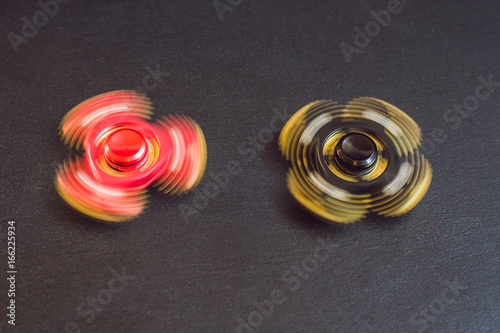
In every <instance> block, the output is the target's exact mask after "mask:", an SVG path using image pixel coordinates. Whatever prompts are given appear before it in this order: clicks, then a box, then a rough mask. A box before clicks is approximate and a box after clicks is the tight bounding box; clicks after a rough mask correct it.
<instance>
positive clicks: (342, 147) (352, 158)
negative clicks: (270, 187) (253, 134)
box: [279, 97, 432, 223]
mask: <svg viewBox="0 0 500 333" xmlns="http://www.w3.org/2000/svg"><path fill="white" fill-rule="evenodd" d="M421 141H422V133H421V131H420V128H419V127H418V125H417V123H416V122H415V121H414V120H413V119H411V118H410V117H409V116H408V115H407V114H406V113H404V112H403V111H401V110H400V109H398V108H397V107H395V106H393V105H391V104H389V103H387V102H384V101H382V100H379V99H376V98H370V97H361V98H356V99H354V100H352V101H350V102H349V103H348V104H347V105H342V104H339V103H337V102H333V101H329V100H321V101H316V102H313V103H310V104H308V105H306V106H304V107H303V108H302V109H300V110H299V111H298V112H297V113H295V114H294V115H293V116H292V118H290V120H288V122H287V123H286V125H285V127H284V128H283V130H282V131H281V134H280V137H279V146H280V149H281V152H282V154H283V155H284V156H285V157H286V159H287V160H289V161H290V162H291V164H292V167H291V168H290V171H289V173H288V188H289V189H290V192H291V193H292V195H293V196H294V198H295V199H296V200H297V201H298V202H299V203H300V204H301V205H302V206H303V207H304V208H306V209H307V210H308V211H310V212H311V213H313V214H314V215H316V216H318V217H320V218H322V219H324V220H326V221H328V222H340V223H351V222H356V221H358V220H360V219H362V218H364V217H365V216H366V215H367V214H368V213H370V212H374V213H376V214H379V215H382V216H387V217H393V216H398V215H401V214H404V213H406V212H408V211H410V210H411V209H412V208H414V207H415V206H416V205H417V204H418V203H419V202H420V200H421V199H422V198H423V197H424V195H425V193H426V192H427V189H428V188H429V185H430V183H431V179H432V169H431V166H430V164H429V162H428V161H427V159H425V157H424V156H423V155H422V154H421V153H420V152H419V151H418V147H419V145H420V143H421Z"/></svg>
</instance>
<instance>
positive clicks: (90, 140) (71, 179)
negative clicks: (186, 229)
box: [55, 90, 207, 222]
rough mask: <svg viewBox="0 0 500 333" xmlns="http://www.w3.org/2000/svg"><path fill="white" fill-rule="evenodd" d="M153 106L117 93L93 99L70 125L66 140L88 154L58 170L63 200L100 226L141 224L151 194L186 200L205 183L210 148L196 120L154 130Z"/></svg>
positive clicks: (171, 120)
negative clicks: (154, 188)
mask: <svg viewBox="0 0 500 333" xmlns="http://www.w3.org/2000/svg"><path fill="white" fill-rule="evenodd" d="M151 109H152V107H151V103H150V101H149V99H148V98H147V97H145V96H143V95H141V94H139V93H136V92H134V91H126V90H124V91H114V92H109V93H105V94H102V95H99V96H96V97H93V98H91V99H88V100H86V101H84V102H82V103H81V104H79V105H78V106H76V107H75V108H74V109H72V110H71V111H70V112H68V114H67V115H66V116H65V117H64V118H63V120H62V121H61V125H60V127H59V128H60V134H61V137H62V139H64V142H65V143H66V144H69V145H70V147H75V148H76V149H78V150H82V149H83V151H84V154H83V156H81V157H79V158H76V159H71V160H70V161H69V162H66V163H64V164H63V165H62V166H61V167H60V168H59V170H58V172H57V175H56V179H55V185H56V188H57V191H58V192H59V194H60V195H61V197H62V198H63V199H64V200H65V201H66V202H67V203H68V204H70V205H71V206H72V207H74V208H75V209H77V210H78V211H80V212H82V213H84V214H86V215H88V216H91V217H93V218H96V219H99V220H103V221H110V222H121V221H126V220H129V219H131V218H134V217H136V216H138V215H139V214H140V213H141V212H142V210H143V209H144V207H145V204H146V197H147V195H146V188H147V187H148V186H149V185H152V184H153V185H155V186H158V188H159V190H160V191H163V192H165V193H168V192H170V193H183V192H187V191H189V190H190V189H192V188H193V187H194V186H196V184H197V183H198V182H199V181H200V179H201V177H202V175H203V172H204V170H205V164H206V157H207V148H206V143H205V138H204V136H203V132H202V131H201V129H200V127H199V126H198V124H196V123H195V122H194V121H193V120H192V119H190V118H186V117H182V116H169V117H165V118H163V119H162V120H160V121H158V122H157V123H149V122H147V121H145V120H144V119H149V118H150V115H151V114H152V112H151Z"/></svg>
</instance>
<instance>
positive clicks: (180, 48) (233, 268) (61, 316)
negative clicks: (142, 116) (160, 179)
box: [0, 0, 500, 332]
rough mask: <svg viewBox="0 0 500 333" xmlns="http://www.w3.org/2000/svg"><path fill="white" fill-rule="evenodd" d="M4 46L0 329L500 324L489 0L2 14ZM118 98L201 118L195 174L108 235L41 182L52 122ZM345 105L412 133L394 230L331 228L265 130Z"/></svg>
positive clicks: (35, 5)
mask: <svg viewBox="0 0 500 333" xmlns="http://www.w3.org/2000/svg"><path fill="white" fill-rule="evenodd" d="M56 4H57V5H56ZM387 13H389V14H390V18H389V16H388V15H387ZM376 17H377V18H378V20H379V21H380V23H378V22H377V21H376ZM376 22H377V23H376ZM0 52H1V55H0V68H1V74H2V76H1V80H0V97H1V98H0V114H1V118H0V149H1V161H2V165H1V169H0V170H1V171H0V175H1V183H0V197H1V206H0V208H1V222H2V225H1V233H0V234H1V236H2V237H1V241H0V242H1V244H0V248H1V253H2V257H1V258H0V277H1V279H0V280H1V281H3V282H2V283H0V294H1V295H2V296H1V297H0V302H1V303H0V308H1V309H3V310H2V311H1V313H0V318H3V319H0V330H1V331H2V332H10V331H17V332H64V331H66V332H253V331H255V332H424V331H425V332H498V331H500V318H499V313H500V305H499V304H500V290H499V289H500V275H499V267H500V265H499V252H500V251H499V244H500V239H499V238H500V237H499V231H500V229H499V207H500V206H499V202H498V199H499V171H498V170H499V168H500V163H499V157H498V155H499V153H500V149H499V135H498V129H499V125H500V117H499V106H500V68H499V66H498V64H499V59H500V3H499V2H498V1H493V0H491V1H486V0H480V1H437V0H435V1H416V0H414V1H406V2H401V3H399V2H397V1H396V0H391V1H388V0H358V1H348V0H344V1H326V0H323V1H320V0H316V1H314V0H312V1H287V2H285V1H250V0H245V1H240V0H221V1H215V2H213V1H212V0H206V1H185V0H183V1H152V0H144V1H131V0H121V1H118V0H116V1H96V0H89V1H76V0H60V2H59V3H55V2H54V1H49V0H42V1H41V2H35V1H14V0H2V2H1V4H0ZM488 82H490V83H488ZM116 89H137V90H141V91H143V92H145V93H147V95H148V96H149V97H150V98H151V99H152V101H153V103H154V105H155V117H156V118H155V119H157V118H159V117H160V116H163V115H167V114H172V113H179V114H185V115H188V116H191V117H192V118H194V119H195V120H196V121H198V122H199V124H200V125H201V127H202V129H203V131H204V133H205V136H206V139H207V144H208V165H207V174H206V176H205V178H204V179H203V180H202V182H201V183H200V184H199V187H198V188H196V189H195V190H194V191H193V192H191V193H189V194H187V195H183V196H176V197H171V196H163V195H159V194H158V193H156V192H154V191H151V200H150V205H149V207H148V209H147V210H146V211H145V212H144V214H143V215H141V216H140V218H138V219H137V220H135V221H133V222H131V223H128V224H124V225H119V226H106V225H100V224H97V223H95V222H92V221H90V220H88V219H87V218H85V217H83V216H81V215H79V214H78V213H76V212H74V211H73V210H71V209H70V208H69V207H68V206H67V205H66V204H65V203H64V202H63V201H62V200H61V199H60V198H59V196H58V195H57V193H56V191H55V189H54V186H53V179H54V174H55V170H56V168H57V165H58V164H59V163H62V162H63V161H64V160H66V159H68V157H69V156H70V155H71V152H70V150H69V149H68V148H67V147H65V146H64V145H63V144H62V142H61V141H60V140H59V138H58V136H57V126H58V123H59V121H60V120H61V118H62V117H63V115H64V114H65V113H66V112H67V111H68V110H70V109H71V108H72V107H73V106H75V105H76V104H77V103H79V102H81V101H83V100H85V99H87V98H89V97H91V96H94V95H97V94H100V93H103V92H106V91H111V90H116ZM358 96H372V97H377V98H380V99H383V100H386V101H388V102H389V103H392V104H394V105H396V106H398V107H400V108H401V109H403V110H404V111H405V112H407V113H408V114H409V115H410V116H411V117H413V118H414V119H415V120H416V121H417V122H418V124H419V125H420V126H421V128H422V132H423V134H424V136H425V139H426V140H425V142H424V144H425V145H424V151H425V153H426V155H427V157H428V158H429V159H430V161H431V163H432V166H433V170H434V178H433V182H432V184H431V187H430V189H429V192H428V194H427V195H426V197H425V198H424V199H423V200H422V202H421V203H420V204H419V205H418V206H417V207H416V208H415V209H414V210H413V211H412V212H410V213H409V214H407V215H405V216H403V217H401V218H397V219H384V218H380V217H377V216H370V217H369V218H367V219H366V220H365V221H363V222H359V223H356V224H352V225H331V226H330V225H325V224H323V223H321V222H319V221H317V220H315V219H314V218H313V217H311V216H310V215H309V214H307V213H305V212H303V211H302V209H300V208H299V207H297V206H296V205H295V204H294V202H293V200H292V199H291V197H290V195H289V193H288V190H287V188H286V184H285V179H286V178H285V177H286V172H287V163H286V162H285V161H284V160H283V159H282V158H281V156H280V153H279V150H278V146H277V136H278V134H279V129H278V127H279V128H281V126H282V125H283V119H286V118H287V117H289V115H291V114H292V113H293V112H295V111H296V110H298V109H299V108H300V107H302V106H303V105H305V104H307V103H309V102H311V101H314V100H317V99H324V98H327V99H334V100H337V101H340V102H347V101H349V100H350V99H352V98H355V97H358ZM477 97H479V98H477ZM464 104H465V106H464ZM217 184H218V185H217ZM8 221H15V226H16V246H17V252H16V269H17V274H16V297H15V300H16V321H15V323H16V325H15V327H14V326H12V325H9V324H8V323H7V320H9V318H8V317H7V316H6V314H7V311H8V310H7V309H6V307H7V306H8V304H9V303H8V302H9V297H8V295H7V293H8V289H9V283H8V281H7V280H6V278H7V277H8V274H7V270H8V267H7V230H8V229H7V226H8V225H7V222H8ZM322 244H323V245H322ZM321 246H323V248H321Z"/></svg>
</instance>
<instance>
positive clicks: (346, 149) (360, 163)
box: [335, 133, 377, 170]
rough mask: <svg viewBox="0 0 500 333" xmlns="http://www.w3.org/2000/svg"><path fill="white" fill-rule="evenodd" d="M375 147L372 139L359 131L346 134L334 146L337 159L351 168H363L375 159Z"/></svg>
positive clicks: (370, 164) (367, 166)
mask: <svg viewBox="0 0 500 333" xmlns="http://www.w3.org/2000/svg"><path fill="white" fill-rule="evenodd" d="M376 150H377V149H376V147H375V144H374V142H373V141H372V139H370V138H369V137H368V136H366V135H364V134H360V133H353V134H347V135H346V136H344V137H343V138H342V139H341V140H340V141H339V143H338V144H337V147H336V148H335V156H336V158H337V160H338V161H339V162H340V163H341V164H342V165H343V166H344V167H346V168H348V169H351V170H365V169H368V168H369V167H370V166H372V164H373V163H374V161H375V159H376Z"/></svg>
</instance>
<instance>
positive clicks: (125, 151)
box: [105, 129, 147, 166]
mask: <svg viewBox="0 0 500 333" xmlns="http://www.w3.org/2000/svg"><path fill="white" fill-rule="evenodd" d="M146 153H147V144H146V140H145V139H144V137H143V136H142V134H141V133H139V132H137V131H135V130H133V129H120V130H117V131H115V132H113V133H112V134H111V135H110V136H109V138H108V142H107V143H106V147H105V154H106V158H107V159H108V160H109V161H110V162H111V163H113V164H115V165H123V166H128V165H133V164H136V163H138V162H140V161H141V160H142V159H143V158H144V157H145V156H146Z"/></svg>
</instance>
